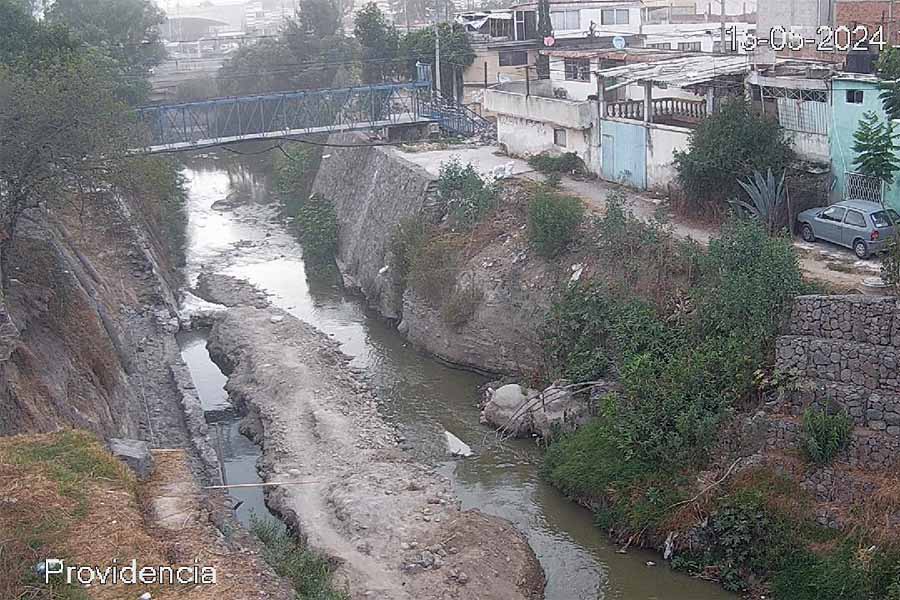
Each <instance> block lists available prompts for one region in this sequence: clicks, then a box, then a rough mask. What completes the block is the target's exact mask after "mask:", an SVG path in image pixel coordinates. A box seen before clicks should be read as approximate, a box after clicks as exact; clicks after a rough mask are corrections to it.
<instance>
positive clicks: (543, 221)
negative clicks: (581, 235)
mask: <svg viewBox="0 0 900 600" xmlns="http://www.w3.org/2000/svg"><path fill="white" fill-rule="evenodd" d="M583 219H584V204H583V203H582V202H581V200H580V199H579V198H576V197H574V196H568V195H565V194H560V193H559V192H557V191H555V190H553V189H551V188H549V187H546V186H545V187H541V188H539V189H538V190H537V192H536V193H535V195H534V197H533V198H532V199H531V202H529V204H528V238H529V240H530V241H531V243H532V244H533V245H534V247H535V249H537V251H538V254H540V255H541V256H544V257H545V258H553V257H555V256H557V255H558V254H561V253H562V252H563V251H565V250H566V248H568V246H569V244H570V243H571V242H572V241H573V240H574V239H575V236H576V235H577V233H578V227H579V226H580V225H581V222H582V220H583Z"/></svg>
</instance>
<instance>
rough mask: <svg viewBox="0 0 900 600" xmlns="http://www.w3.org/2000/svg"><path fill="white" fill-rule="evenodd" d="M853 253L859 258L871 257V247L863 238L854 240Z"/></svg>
mask: <svg viewBox="0 0 900 600" xmlns="http://www.w3.org/2000/svg"><path fill="white" fill-rule="evenodd" d="M853 253H854V254H856V256H858V257H859V258H869V247H868V246H866V243H865V242H864V241H862V240H856V241H855V242H853Z"/></svg>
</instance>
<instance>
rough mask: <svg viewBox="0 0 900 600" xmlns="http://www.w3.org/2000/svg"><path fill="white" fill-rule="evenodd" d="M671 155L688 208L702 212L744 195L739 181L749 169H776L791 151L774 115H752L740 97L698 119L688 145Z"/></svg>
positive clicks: (787, 161)
mask: <svg viewBox="0 0 900 600" xmlns="http://www.w3.org/2000/svg"><path fill="white" fill-rule="evenodd" d="M674 157H675V168H676V170H677V171H678V181H679V184H680V185H681V187H682V189H683V190H684V192H685V193H686V196H687V198H689V199H690V201H691V204H692V206H690V207H689V208H690V210H692V211H694V212H701V211H703V210H704V209H707V210H708V208H709V206H710V204H713V205H723V204H724V203H726V202H727V201H729V200H732V199H737V198H741V197H743V191H742V190H741V187H740V185H739V184H738V181H740V180H746V179H748V178H749V177H751V176H752V175H753V172H754V171H760V172H762V173H765V172H766V171H767V170H768V169H771V170H772V172H774V173H781V172H782V171H784V170H785V168H786V167H787V166H788V165H789V164H790V163H791V161H792V160H793V157H794V153H793V151H792V150H791V144H790V140H789V139H788V138H787V137H786V136H785V133H784V130H783V129H782V128H781V126H780V125H779V124H778V122H777V121H776V120H775V119H773V118H771V117H767V116H764V115H757V114H755V113H754V112H753V111H752V110H751V109H750V106H749V104H748V103H747V102H746V101H745V100H744V99H743V98H734V99H730V100H726V101H724V102H723V103H722V106H721V109H720V110H719V112H717V113H715V114H712V115H710V116H709V117H708V118H706V119H703V120H702V121H701V122H700V124H699V125H698V126H697V127H696V129H694V130H693V131H692V132H691V137H690V141H689V143H688V149H687V150H686V151H684V152H682V151H679V150H676V151H675V154H674Z"/></svg>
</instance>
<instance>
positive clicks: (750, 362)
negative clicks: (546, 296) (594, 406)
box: [544, 220, 802, 489]
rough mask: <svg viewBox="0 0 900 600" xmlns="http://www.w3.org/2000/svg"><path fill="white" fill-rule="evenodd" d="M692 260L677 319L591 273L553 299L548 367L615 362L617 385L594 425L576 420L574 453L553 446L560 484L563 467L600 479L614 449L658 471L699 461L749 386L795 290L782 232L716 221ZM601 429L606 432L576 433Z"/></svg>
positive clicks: (608, 367)
mask: <svg viewBox="0 0 900 600" xmlns="http://www.w3.org/2000/svg"><path fill="white" fill-rule="evenodd" d="M623 223H624V224H625V225H624V226H627V221H621V220H619V225H622V224H623ZM608 226H609V228H610V229H614V228H616V227H618V226H617V225H615V223H614V222H610V223H609V224H608ZM697 262H698V268H699V269H700V271H701V273H700V276H699V278H698V283H697V284H696V285H694V286H693V287H692V288H691V289H690V290H689V293H690V296H691V299H692V301H693V303H694V305H695V308H694V310H693V311H691V312H689V313H688V314H686V315H684V317H683V318H680V319H671V318H666V315H664V314H660V312H659V311H658V310H657V309H654V308H653V307H652V305H650V304H648V303H647V302H646V301H643V300H641V299H636V298H630V299H628V298H616V297H614V296H612V295H611V294H610V293H609V290H608V289H607V288H605V287H604V286H602V285H598V284H593V285H592V284H582V285H580V286H576V287H574V288H572V289H570V290H568V291H567V292H566V293H564V294H563V295H562V296H561V297H560V299H559V300H558V301H557V302H556V303H555V304H554V306H553V307H552V309H551V311H550V313H549V318H548V321H547V326H546V328H545V332H544V337H545V340H546V342H545V348H546V350H547V357H548V360H547V362H548V364H549V366H550V375H551V376H553V377H558V376H565V377H568V378H570V379H572V380H574V381H584V380H593V379H597V378H601V377H604V376H607V374H608V373H610V372H612V373H617V374H619V375H620V381H621V384H622V386H623V390H622V392H621V394H619V396H618V399H617V401H616V402H615V403H612V404H611V405H610V406H609V407H608V409H607V413H606V415H605V417H604V418H605V421H604V423H603V425H602V427H599V428H582V429H580V430H578V431H576V432H575V433H574V434H573V436H572V438H571V440H570V441H568V442H567V444H571V445H574V446H578V447H580V449H579V451H578V452H573V453H568V454H553V455H552V456H554V460H555V461H556V462H555V464H554V467H553V469H552V470H553V473H554V478H555V481H556V482H557V483H558V484H559V483H563V487H566V485H574V483H573V482H569V483H568V484H565V482H564V479H565V478H566V477H567V475H566V474H567V473H580V474H584V473H591V472H593V471H594V470H595V469H600V470H601V471H600V472H597V473H595V476H596V477H597V478H599V479H600V480H603V479H605V478H606V477H607V475H606V474H605V472H604V471H603V467H602V466H601V465H603V464H604V463H605V462H607V461H612V460H625V461H629V462H634V463H636V464H650V465H653V469H654V470H653V473H654V477H657V478H661V479H665V478H667V477H671V476H673V474H674V473H677V472H679V471H680V470H682V469H684V468H685V467H686V466H691V465H699V464H701V463H702V462H703V461H705V460H706V458H707V453H708V451H709V449H710V448H711V447H712V446H713V444H714V443H715V441H716V439H717V435H718V429H719V424H720V423H721V422H722V420H723V419H724V418H725V417H726V416H728V415H729V414H730V412H731V411H732V409H733V407H734V406H735V405H736V404H737V403H739V402H741V401H742V400H744V399H746V398H749V397H750V394H751V393H752V392H753V383H754V374H755V373H756V371H757V370H758V369H760V368H761V367H762V366H763V365H764V364H766V361H767V359H768V356H769V352H770V350H771V346H772V340H773V339H774V337H775V335H776V332H777V325H778V322H779V318H780V317H779V316H780V315H782V314H784V312H785V308H786V306H787V303H788V302H789V301H790V299H791V298H792V297H793V295H795V294H797V293H798V292H799V291H802V285H801V281H800V271H799V267H798V266H797V262H796V258H795V257H794V256H793V252H792V250H791V248H790V246H789V244H787V242H786V241H785V240H783V239H780V238H769V237H768V236H767V235H766V234H765V232H764V231H763V230H762V228H761V227H760V226H759V225H758V224H754V223H751V222H746V221H744V222H740V223H735V224H731V225H729V226H728V227H726V228H724V229H723V233H722V237H721V238H720V239H718V240H714V241H713V242H712V243H711V244H710V248H709V251H708V252H707V253H706V254H703V255H700V256H699V257H698V260H697ZM601 433H602V435H603V436H604V440H603V441H602V443H600V442H601V441H598V440H586V439H581V438H582V436H586V437H591V436H594V435H600V434H601ZM613 447H614V448H615V452H614V454H613V455H610V456H606V455H605V454H603V453H605V452H608V451H609V449H610V448H613ZM592 452H596V454H594V453H592ZM610 483H614V481H613V482H610ZM600 489H602V488H600Z"/></svg>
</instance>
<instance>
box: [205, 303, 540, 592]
mask: <svg viewBox="0 0 900 600" xmlns="http://www.w3.org/2000/svg"><path fill="white" fill-rule="evenodd" d="M210 299H211V300H216V298H215V297H214V294H213V297H212V298H210ZM209 348H210V353H211V356H212V357H213V358H214V360H216V362H218V363H219V364H220V365H221V366H222V367H223V370H225V371H226V372H227V373H228V374H229V379H228V385H227V389H228V391H229V394H230V396H231V397H232V399H233V400H234V401H235V402H236V403H237V404H238V405H239V406H242V407H243V408H244V409H245V410H246V411H247V412H248V413H250V414H252V415H253V422H254V423H255V427H257V428H259V429H260V431H257V432H256V434H257V439H258V440H260V441H261V443H262V446H263V459H262V461H261V469H262V471H263V473H262V476H263V479H264V480H265V481H266V482H270V483H271V482H287V483H286V484H285V485H281V486H278V487H276V488H275V489H274V491H272V492H271V493H270V495H269V498H268V502H269V504H270V506H271V507H272V508H273V509H274V510H275V511H276V512H277V513H279V514H280V515H281V516H282V517H283V518H284V519H285V520H286V521H288V522H289V523H291V524H292V525H293V526H295V528H296V529H297V530H298V531H299V532H300V533H301V534H302V535H303V536H304V537H305V538H306V539H307V541H308V543H309V544H310V545H311V547H313V548H314V549H317V550H319V551H322V552H324V553H326V554H327V555H329V556H330V557H332V558H333V559H335V560H336V561H337V562H339V563H340V566H339V567H338V569H337V572H336V583H337V586H338V587H341V585H345V586H346V587H347V588H348V590H349V591H350V593H351V596H352V597H353V598H369V599H372V598H380V599H384V600H403V599H413V598H415V599H422V600H431V599H434V600H437V599H439V598H460V599H472V600H475V599H476V598H478V599H498V600H499V599H501V598H502V599H503V600H507V599H508V600H517V599H522V600H525V599H537V598H542V597H543V586H544V579H543V572H542V570H541V567H540V564H539V563H538V561H537V559H536V558H535V556H534V553H533V552H532V550H531V548H530V547H529V545H528V543H527V542H526V541H525V539H524V537H523V536H522V534H521V533H519V532H518V531H516V530H515V529H514V528H513V527H512V525H511V524H510V523H508V522H506V521H504V520H502V519H498V518H495V517H490V516H486V515H483V514H481V513H480V512H478V511H472V510H467V511H461V510H460V505H459V502H458V500H457V499H456V497H455V496H454V495H453V493H452V491H451V489H450V486H449V482H448V480H447V479H446V478H444V477H441V476H439V475H438V474H437V473H436V472H435V471H434V470H432V469H431V468H430V467H427V466H425V465H423V464H420V463H417V462H415V461H413V460H412V459H411V458H409V457H408V456H407V454H406V453H405V452H404V451H403V450H401V449H400V448H399V446H398V436H397V434H396V432H395V430H394V429H393V428H392V427H391V426H389V425H388V424H386V423H385V422H384V420H383V419H382V418H381V416H380V414H379V411H378V405H377V399H376V396H375V394H374V393H373V392H372V391H371V390H370V389H369V388H368V387H367V386H366V384H365V383H363V382H362V381H361V380H360V379H359V378H357V377H356V376H355V375H354V374H353V372H352V370H351V369H350V367H349V366H348V362H349V359H348V358H347V357H346V356H345V355H343V354H342V353H341V352H340V351H339V349H338V347H337V344H336V343H335V342H334V341H332V340H331V339H330V338H328V337H327V336H326V335H324V334H322V333H321V332H319V331H318V330H316V329H315V328H313V327H312V326H310V325H308V324H306V323H303V322H302V321H300V320H298V319H296V318H295V317H293V316H291V315H289V314H287V313H284V312H281V311H279V310H276V309H258V308H254V307H248V306H245V307H233V308H230V309H228V310H227V311H226V312H225V313H224V314H223V315H222V316H221V317H220V319H219V320H218V322H217V323H216V325H215V326H214V328H213V331H212V333H211V337H210V340H209Z"/></svg>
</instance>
